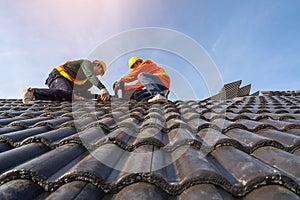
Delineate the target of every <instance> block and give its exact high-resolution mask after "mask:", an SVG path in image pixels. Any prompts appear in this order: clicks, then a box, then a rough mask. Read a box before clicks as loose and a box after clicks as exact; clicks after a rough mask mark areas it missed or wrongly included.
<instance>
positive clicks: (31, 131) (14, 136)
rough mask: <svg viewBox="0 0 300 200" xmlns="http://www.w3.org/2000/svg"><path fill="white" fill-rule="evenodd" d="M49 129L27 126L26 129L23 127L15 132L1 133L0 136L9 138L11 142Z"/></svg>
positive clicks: (20, 140)
mask: <svg viewBox="0 0 300 200" xmlns="http://www.w3.org/2000/svg"><path fill="white" fill-rule="evenodd" d="M49 130H51V129H50V128H49V127H45V126H44V127H34V128H28V129H23V130H19V131H15V132H9V133H5V134H2V135H1V136H0V138H3V137H6V138H9V139H10V140H11V141H12V142H14V143H16V142H22V140H24V139H26V138H28V137H32V136H34V135H38V134H40V133H44V132H46V131H49Z"/></svg>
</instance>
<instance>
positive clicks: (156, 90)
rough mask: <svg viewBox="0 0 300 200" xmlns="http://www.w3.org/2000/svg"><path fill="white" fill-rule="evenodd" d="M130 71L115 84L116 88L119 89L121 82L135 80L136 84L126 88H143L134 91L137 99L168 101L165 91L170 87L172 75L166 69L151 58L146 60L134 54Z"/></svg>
mask: <svg viewBox="0 0 300 200" xmlns="http://www.w3.org/2000/svg"><path fill="white" fill-rule="evenodd" d="M128 66H129V70H130V72H129V73H128V74H127V75H125V76H124V77H123V78H121V79H120V80H119V81H118V82H116V83H115V84H114V90H117V89H119V87H120V83H122V82H123V83H128V82H132V81H135V80H138V82H137V83H136V84H134V85H127V86H125V88H124V89H125V90H130V89H142V90H141V91H139V92H136V93H134V99H135V100H138V101H140V100H148V102H155V101H162V102H165V101H167V98H166V96H165V91H168V90H169V88H170V77H169V76H168V74H167V73H166V71H165V70H164V69H163V68H162V67H159V66H157V64H155V63H154V62H153V61H151V60H144V61H143V59H141V58H139V57H137V56H134V57H131V58H130V59H129V60H128Z"/></svg>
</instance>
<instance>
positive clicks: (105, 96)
mask: <svg viewBox="0 0 300 200" xmlns="http://www.w3.org/2000/svg"><path fill="white" fill-rule="evenodd" d="M109 98H110V96H109V93H108V91H107V90H106V88H102V89H101V90H100V95H99V96H98V99H100V100H101V101H108V100H109Z"/></svg>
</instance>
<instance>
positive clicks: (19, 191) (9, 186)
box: [0, 179, 44, 200]
mask: <svg viewBox="0 0 300 200" xmlns="http://www.w3.org/2000/svg"><path fill="white" fill-rule="evenodd" d="M43 192H44V189H43V188H42V187H40V186H39V185H38V184H36V183H34V182H32V181H30V180H22V179H18V180H12V181H10V182H7V183H4V184H3V185H0V199H3V200H9V199H24V200H31V199H35V198H36V197H37V196H39V195H40V194H43Z"/></svg>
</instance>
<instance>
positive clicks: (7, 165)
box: [0, 144, 49, 173]
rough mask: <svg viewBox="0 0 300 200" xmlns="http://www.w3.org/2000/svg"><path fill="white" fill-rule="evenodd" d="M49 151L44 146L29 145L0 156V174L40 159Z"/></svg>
mask: <svg viewBox="0 0 300 200" xmlns="http://www.w3.org/2000/svg"><path fill="white" fill-rule="evenodd" d="M48 150H49V149H48V148H47V147H45V146H44V145H43V144H28V145H24V146H21V147H18V148H15V149H11V150H9V151H5V152H3V153H1V154H0V160H1V165H0V172H1V173H3V172H5V171H7V170H9V169H11V168H12V167H15V166H16V165H18V164H21V163H23V162H25V161H28V160H30V159H33V158H35V157H38V156H39V155H41V154H43V153H45V152H47V151H48Z"/></svg>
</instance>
